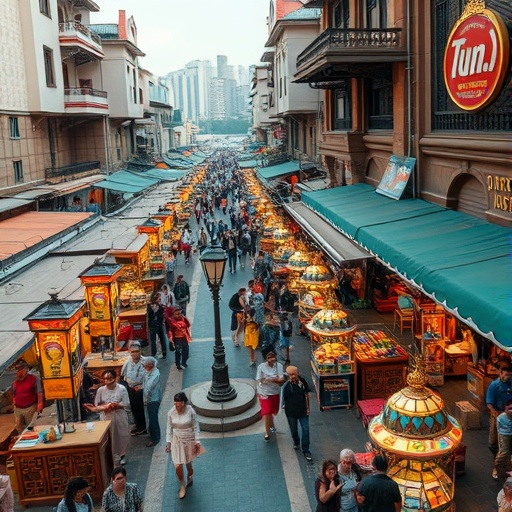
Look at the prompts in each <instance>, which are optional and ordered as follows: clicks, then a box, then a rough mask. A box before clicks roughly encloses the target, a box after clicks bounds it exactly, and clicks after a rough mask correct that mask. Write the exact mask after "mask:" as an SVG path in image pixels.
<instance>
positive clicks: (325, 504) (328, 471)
mask: <svg viewBox="0 0 512 512" xmlns="http://www.w3.org/2000/svg"><path fill="white" fill-rule="evenodd" d="M340 494H341V483H340V480H339V476H338V471H337V469H336V463H335V462H334V461H333V460H324V461H323V463H322V472H321V474H320V475H319V476H318V478H317V479H316V481H315V498H316V502H317V506H316V512H339V510H340Z"/></svg>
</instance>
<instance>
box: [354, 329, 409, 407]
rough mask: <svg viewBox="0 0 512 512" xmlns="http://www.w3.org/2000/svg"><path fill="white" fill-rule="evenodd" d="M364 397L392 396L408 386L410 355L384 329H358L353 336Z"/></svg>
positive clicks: (364, 398) (361, 394)
mask: <svg viewBox="0 0 512 512" xmlns="http://www.w3.org/2000/svg"><path fill="white" fill-rule="evenodd" d="M353 348H354V355H355V360H356V362H357V375H358V386H357V396H358V399H360V400H367V399H369V398H388V397H389V396H390V395H392V394H393V393H394V392H396V391H398V390H400V389H401V388H402V387H404V386H405V375H406V371H407V365H408V361H409V357H408V355H407V352H406V351H405V350H404V349H403V348H402V347H401V346H400V345H398V343H397V342H396V340H395V339H394V338H393V336H392V335H391V334H389V333H386V332H384V331H377V330H369V331H357V332H356V333H355V335H354V338H353Z"/></svg>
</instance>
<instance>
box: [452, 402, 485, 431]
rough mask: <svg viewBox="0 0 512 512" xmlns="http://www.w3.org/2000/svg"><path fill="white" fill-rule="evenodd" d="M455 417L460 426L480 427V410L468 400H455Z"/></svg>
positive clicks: (467, 427)
mask: <svg viewBox="0 0 512 512" xmlns="http://www.w3.org/2000/svg"><path fill="white" fill-rule="evenodd" d="M455 407H456V409H455V417H456V418H457V419H458V420H459V422H460V424H461V426H462V428H464V429H467V430H471V429H477V428H480V411H479V410H478V409H477V408H476V407H475V406H474V405H473V404H471V403H470V402H468V401H463V402H455Z"/></svg>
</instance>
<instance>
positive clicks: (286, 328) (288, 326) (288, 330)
mask: <svg viewBox="0 0 512 512" xmlns="http://www.w3.org/2000/svg"><path fill="white" fill-rule="evenodd" d="M282 332H283V336H285V337H286V338H289V337H290V336H291V335H292V334H293V325H292V323H291V322H290V320H285V321H284V322H283V326H282Z"/></svg>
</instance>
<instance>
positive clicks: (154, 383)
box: [142, 357, 162, 448]
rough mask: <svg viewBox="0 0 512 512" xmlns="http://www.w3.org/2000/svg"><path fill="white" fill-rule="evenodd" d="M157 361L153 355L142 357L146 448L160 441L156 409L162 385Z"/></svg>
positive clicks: (158, 407)
mask: <svg viewBox="0 0 512 512" xmlns="http://www.w3.org/2000/svg"><path fill="white" fill-rule="evenodd" d="M157 366H158V361H157V360H156V359H155V358H154V357H145V358H144V370H145V373H144V378H143V380H142V395H143V399H144V406H145V407H146V414H147V425H148V434H149V441H148V442H147V443H146V448H151V447H152V446H155V445H157V444H158V443H159V442H160V437H161V434H160V423H159V422H158V410H159V409H160V403H161V401H162V386H161V383H160V371H159V370H158V368H157Z"/></svg>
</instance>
